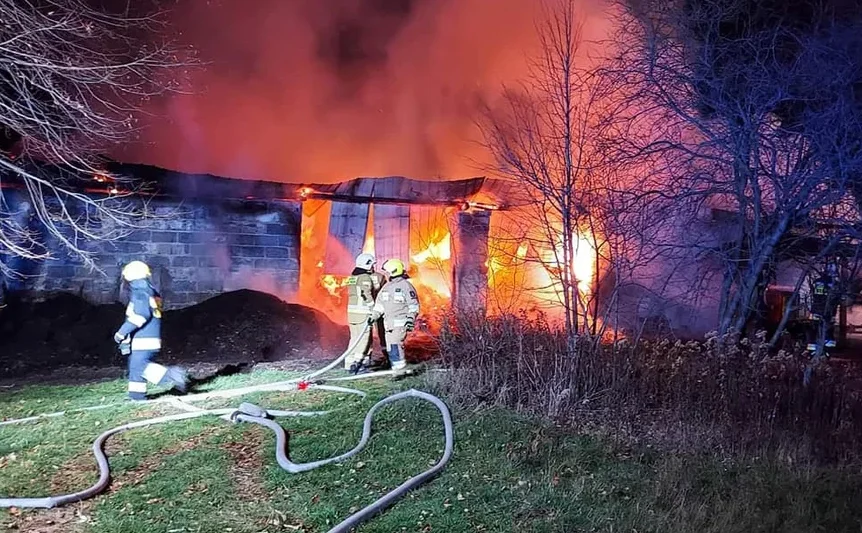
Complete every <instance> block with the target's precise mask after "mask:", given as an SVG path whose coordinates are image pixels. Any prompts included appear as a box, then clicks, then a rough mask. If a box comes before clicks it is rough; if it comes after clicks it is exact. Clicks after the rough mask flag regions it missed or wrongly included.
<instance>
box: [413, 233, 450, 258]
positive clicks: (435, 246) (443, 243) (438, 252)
mask: <svg viewBox="0 0 862 533" xmlns="http://www.w3.org/2000/svg"><path fill="white" fill-rule="evenodd" d="M451 258H452V235H451V234H450V233H446V235H445V236H444V237H443V238H442V239H440V240H439V241H438V242H435V243H432V244H430V245H429V246H428V248H425V249H424V250H422V251H421V252H419V253H417V254H414V255H413V257H411V259H412V260H413V262H414V263H416V264H422V263H424V262H426V261H428V260H437V261H448V260H449V259H451Z"/></svg>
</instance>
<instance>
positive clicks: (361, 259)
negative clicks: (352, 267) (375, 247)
mask: <svg viewBox="0 0 862 533" xmlns="http://www.w3.org/2000/svg"><path fill="white" fill-rule="evenodd" d="M376 264H377V259H375V258H374V256H373V255H371V254H359V255H358V256H357V257H356V268H364V269H365V270H371V269H372V268H374V265H376Z"/></svg>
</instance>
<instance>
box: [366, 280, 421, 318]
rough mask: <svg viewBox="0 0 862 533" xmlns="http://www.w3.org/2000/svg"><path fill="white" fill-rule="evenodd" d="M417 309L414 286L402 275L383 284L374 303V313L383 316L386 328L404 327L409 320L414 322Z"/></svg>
mask: <svg viewBox="0 0 862 533" xmlns="http://www.w3.org/2000/svg"><path fill="white" fill-rule="evenodd" d="M419 311H420V306H419V297H418V296H417V295H416V288H415V287H413V284H412V283H410V281H409V280H408V279H407V278H404V277H399V278H394V279H392V280H390V281H389V283H387V284H386V285H384V286H383V288H382V289H380V293H379V294H378V295H377V300H376V302H375V303H374V315H377V316H382V317H383V325H384V327H385V328H386V329H387V330H392V329H394V328H400V327H404V326H406V325H407V322H409V321H414V322H415V321H416V317H417V316H419Z"/></svg>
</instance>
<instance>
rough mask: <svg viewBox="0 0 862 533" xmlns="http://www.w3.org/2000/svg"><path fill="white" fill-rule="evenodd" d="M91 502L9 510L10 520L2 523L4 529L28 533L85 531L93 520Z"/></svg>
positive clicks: (78, 532) (73, 532) (77, 532)
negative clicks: (38, 508) (53, 507)
mask: <svg viewBox="0 0 862 533" xmlns="http://www.w3.org/2000/svg"><path fill="white" fill-rule="evenodd" d="M91 508H92V503H91V502H81V503H79V504H75V505H69V506H66V507H59V508H57V509H45V510H26V511H19V510H17V509H10V510H9V520H4V522H3V523H2V527H3V531H21V532H25V531H26V532H27V533H83V532H84V531H85V530H86V528H87V524H89V523H90V521H91V520H92V518H91V516H90V510H91Z"/></svg>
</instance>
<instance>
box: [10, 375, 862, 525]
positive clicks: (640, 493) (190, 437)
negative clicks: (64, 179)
mask: <svg viewBox="0 0 862 533" xmlns="http://www.w3.org/2000/svg"><path fill="white" fill-rule="evenodd" d="M280 379H285V375H284V374H282V373H275V372H256V373H253V374H248V375H241V376H234V377H229V378H221V379H220V380H218V381H216V382H215V383H213V384H212V386H211V388H233V387H238V386H243V385H247V384H249V383H251V382H264V381H275V380H280ZM355 386H356V387H357V388H361V389H363V390H365V391H366V392H368V393H369V396H368V397H367V398H365V399H361V398H359V397H356V396H350V395H343V394H336V393H331V392H325V391H306V392H298V393H291V394H285V393H267V394H258V395H254V396H249V397H246V398H244V399H243V400H247V401H254V402H256V403H258V404H259V405H262V406H264V407H269V408H284V409H309V410H321V409H331V408H335V407H343V409H342V410H340V411H338V412H336V413H333V414H331V415H328V416H325V417H322V418H307V419H281V421H282V423H283V425H285V427H287V428H288V429H289V431H290V437H291V438H290V446H291V458H292V459H293V460H295V461H309V460H313V459H319V458H324V457H329V456H331V455H335V454H337V453H339V452H343V451H345V450H347V449H350V448H352V447H353V446H354V445H355V443H356V442H357V440H358V438H359V435H360V434H361V423H362V418H363V417H364V414H365V411H366V410H367V409H368V408H369V407H370V406H371V405H372V404H373V403H374V402H376V401H377V400H378V399H380V398H382V397H383V396H385V395H387V394H389V393H391V392H395V391H396V390H402V389H405V388H408V387H415V388H418V389H426V387H425V386H424V385H423V381H422V378H413V379H412V380H406V381H402V382H390V381H386V380H378V381H366V382H357V383H355ZM124 387H125V382H122V381H114V382H108V383H99V384H93V385H89V386H77V387H30V388H27V389H23V390H20V391H16V392H8V393H3V394H0V416H2V417H6V418H13V417H21V416H27V415H31V414H36V413H44V412H51V411H56V410H61V409H70V408H74V407H83V406H87V405H94V404H98V403H113V402H122V400H123V397H124V394H123V390H124ZM444 400H445V398H444ZM240 401H242V400H241V399H239V398H234V399H230V400H214V401H211V402H208V403H207V404H205V405H206V406H208V407H210V406H211V407H219V406H232V405H238V404H239V402H240ZM169 412H177V411H176V410H174V409H172V408H171V407H169V406H161V407H154V406H132V405H128V404H124V405H123V404H121V405H118V406H113V407H109V408H106V409H104V410H100V411H90V412H81V413H73V414H68V415H66V416H64V417H60V418H53V419H47V420H43V421H40V422H38V423H31V424H25V425H20V426H2V427H0V495H3V496H46V495H49V494H56V493H60V492H71V491H75V490H80V489H82V488H84V487H86V486H88V485H90V484H91V483H92V482H94V481H95V479H96V477H97V469H96V466H95V462H94V460H93V458H92V455H91V453H90V450H89V446H90V443H91V441H92V439H93V438H94V437H95V436H96V435H98V434H99V433H100V432H101V431H103V430H105V429H106V428H110V427H112V426H114V425H118V424H120V423H123V422H127V421H131V420H134V419H141V418H146V417H151V416H155V415H157V414H166V413H169ZM453 416H454V418H455V422H456V428H455V442H456V449H455V455H454V457H453V459H452V461H451V462H450V463H449V466H448V467H447V468H446V470H445V471H444V472H443V474H442V475H441V476H439V477H438V478H437V479H435V480H433V481H431V482H430V483H429V484H427V485H425V486H424V487H423V488H421V489H419V490H417V491H414V492H413V493H412V494H411V495H410V496H408V497H407V498H405V499H404V500H402V501H401V502H399V503H397V504H396V505H395V506H394V507H393V508H391V509H390V510H389V511H388V512H386V513H385V514H383V515H381V516H378V517H377V518H375V519H373V520H372V521H370V522H368V523H366V524H365V525H363V526H362V527H361V528H360V531H362V532H381V533H383V532H386V533H391V532H398V531H411V532H412V531H416V532H428V531H439V532H453V533H454V532H466V531H484V532H494V533H496V532H509V531H511V532H516V531H517V532H536V533H543V532H548V533H550V532H560V533H562V532H575V531H607V532H634V531H637V532H640V533H643V532H650V531H655V532H659V531H661V532H697V533H711V532H715V533H718V532H721V533H731V532H766V531H775V532H779V531H780V532H812V531H831V532H834V531H854V532H859V531H862V475H860V474H859V473H858V470H856V471H851V470H849V469H846V470H837V469H835V470H833V469H811V468H808V469H803V468H793V469H791V468H789V467H783V466H778V465H775V464H768V463H753V464H730V463H727V462H719V461H718V460H717V459H715V458H713V457H704V456H687V457H681V456H670V455H666V454H662V453H658V452H655V451H650V450H625V449H620V448H618V447H615V446H612V445H610V444H609V443H606V442H603V441H599V440H597V439H595V438H592V437H585V436H578V435H576V434H574V433H573V432H571V431H564V430H562V429H559V428H554V427H550V426H548V425H546V424H542V423H539V422H537V421H532V420H528V419H525V418H523V417H520V416H517V415H515V414H512V413H509V412H506V411H502V410H496V411H493V410H492V411H481V412H453ZM375 422H376V424H375V426H374V428H375V433H374V436H373V437H372V439H371V442H370V444H369V446H368V447H367V448H366V450H365V451H363V452H362V453H361V454H359V455H358V456H357V457H355V458H354V459H351V460H348V461H346V462H345V463H343V464H340V465H332V466H327V467H323V468H320V469H318V470H315V471H312V472H308V473H305V474H296V475H291V474H288V473H286V472H284V471H282V470H281V469H280V468H279V467H278V465H277V464H276V462H275V456H274V451H273V450H274V436H273V435H272V434H271V433H270V432H268V430H265V429H264V428H260V427H257V426H253V425H245V424H240V425H231V424H228V423H226V422H224V421H222V420H219V419H216V418H204V419H197V420H192V421H185V422H177V423H172V424H166V425H162V426H158V427H153V428H148V429H138V430H133V431H130V432H128V433H126V434H123V435H120V436H118V437H114V438H112V439H111V440H110V441H109V444H108V451H109V456H110V460H111V465H112V472H113V483H112V486H111V488H109V489H108V491H106V492H105V493H104V494H103V495H101V496H98V497H96V498H94V499H93V500H90V501H87V502H83V503H80V504H76V505H72V506H69V507H67V508H61V509H54V510H23V509H22V510H0V531H3V530H9V531H28V532H39V531H45V532H60V531H62V532H73V533H74V532H104V533H108V532H112V533H115V532H124V533H137V532H140V533H143V532H148V533H158V532H162V533H168V532H170V533H181V532H183V533H184V532H210V531H211V532H222V531H228V532H235V533H260V532H270V533H271V532H277V531H305V532H325V531H327V530H328V528H329V527H331V526H332V525H334V524H336V523H337V522H339V521H340V520H342V519H343V518H345V517H346V516H347V515H348V514H349V513H350V512H351V511H353V510H356V509H358V508H360V507H362V506H364V505H366V504H368V503H371V502H372V501H373V500H374V499H376V498H377V497H378V496H380V495H382V494H383V493H384V492H385V491H387V490H389V489H391V488H393V487H394V486H396V485H398V484H400V483H401V482H403V481H404V480H405V479H406V478H408V477H410V476H412V475H415V474H418V473H419V472H421V471H423V470H425V469H426V468H427V467H428V466H429V464H431V463H433V462H436V460H437V458H438V457H439V456H440V454H441V452H442V446H443V438H442V437H443V434H442V424H441V422H440V417H439V414H438V412H437V410H436V409H435V408H434V407H433V406H431V405H430V404H426V403H425V402H421V401H419V400H406V401H404V402H399V403H397V404H395V405H392V406H388V407H385V408H383V409H382V410H381V411H380V414H379V416H378V418H377V420H376V421H375Z"/></svg>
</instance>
